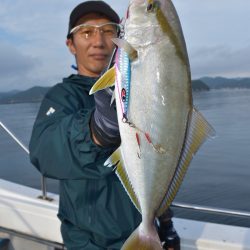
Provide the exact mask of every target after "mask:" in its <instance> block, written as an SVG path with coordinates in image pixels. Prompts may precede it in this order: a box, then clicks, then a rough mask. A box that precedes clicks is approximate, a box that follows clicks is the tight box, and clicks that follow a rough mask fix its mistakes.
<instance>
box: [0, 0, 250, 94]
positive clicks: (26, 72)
mask: <svg viewBox="0 0 250 250" xmlns="http://www.w3.org/2000/svg"><path fill="white" fill-rule="evenodd" d="M172 1H173V3H174V5H175V7H176V9H177V12H178V15H179V18H180V21H181V24H182V29H183V32H184V36H185V40H186V44H187V49H188V54H189V60H190V65H191V73H192V78H193V79H198V78H200V77H203V76H212V77H215V76H222V77H250V28H249V24H250V15H249V12H250V1H249V0H207V1H201V0H172ZM80 2H82V1H79V0H78V1H77V0H42V1H39V0H0V92H5V91H10V90H13V89H18V90H24V89H28V88H30V87H32V86H52V85H54V84H56V83H58V82H61V80H62V78H63V77H67V76H68V75H70V74H72V73H75V72H74V70H73V69H72V68H71V65H72V64H73V63H74V57H73V56H72V55H71V54H70V53H69V51H68V48H67V47H66V45H65V40H66V33H67V28H68V27H67V26H68V18H69V14H70V12H71V10H72V9H73V8H74V7H75V6H76V5H77V4H79V3H80ZM106 2H107V3H108V4H110V5H111V6H112V7H113V8H114V9H115V10H116V11H117V12H118V14H119V15H120V16H121V17H123V16H124V14H125V12H126V9H127V6H128V0H119V1H118V0H107V1H106Z"/></svg>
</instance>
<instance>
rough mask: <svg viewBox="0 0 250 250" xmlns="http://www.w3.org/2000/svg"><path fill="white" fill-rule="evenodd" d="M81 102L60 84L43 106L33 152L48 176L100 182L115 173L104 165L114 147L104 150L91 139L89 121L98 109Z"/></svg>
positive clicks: (42, 170)
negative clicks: (100, 179) (98, 180)
mask: <svg viewBox="0 0 250 250" xmlns="http://www.w3.org/2000/svg"><path fill="white" fill-rule="evenodd" d="M77 98H78V102H77ZM86 98H92V97H89V96H87V95H86ZM79 103H81V101H80V100H79V96H74V95H72V93H70V92H69V91H68V90H67V89H65V88H63V87H62V85H56V86H55V87H54V88H52V90H51V91H49V93H48V94H47V95H46V97H45V98H44V100H43V102H42V104H41V107H40V110H39V113H38V116H37V118H36V121H35V124H34V127H33V131H32V135H31V140H30V145H29V149H30V160H31V162H32V164H33V165H34V166H35V167H36V168H37V169H38V170H39V171H40V172H41V173H42V174H43V175H44V176H46V177H50V178H54V179H82V178H90V179H97V178H102V177H104V176H106V175H109V174H111V173H112V171H113V170H112V168H108V167H105V166H103V164H104V162H105V160H106V159H107V158H108V157H109V155H110V154H111V153H112V152H113V151H114V148H107V149H104V148H101V147H100V146H98V145H96V144H95V143H94V142H93V141H92V138H91V132H90V128H89V121H90V117H91V114H92V112H93V110H94V107H91V108H86V107H84V105H79ZM87 106H90V105H87Z"/></svg>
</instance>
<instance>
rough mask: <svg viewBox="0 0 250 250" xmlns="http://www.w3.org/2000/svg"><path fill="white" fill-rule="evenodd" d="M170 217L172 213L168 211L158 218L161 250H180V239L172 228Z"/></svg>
mask: <svg viewBox="0 0 250 250" xmlns="http://www.w3.org/2000/svg"><path fill="white" fill-rule="evenodd" d="M172 216H173V213H172V211H171V210H170V209H169V210H167V211H166V212H165V213H164V214H163V215H162V216H160V217H159V218H158V234H159V237H160V240H161V242H162V243H163V249H166V250H180V249H181V248H180V237H179V236H178V234H177V232H176V231H175V229H174V227H173V222H172V220H171V218H172Z"/></svg>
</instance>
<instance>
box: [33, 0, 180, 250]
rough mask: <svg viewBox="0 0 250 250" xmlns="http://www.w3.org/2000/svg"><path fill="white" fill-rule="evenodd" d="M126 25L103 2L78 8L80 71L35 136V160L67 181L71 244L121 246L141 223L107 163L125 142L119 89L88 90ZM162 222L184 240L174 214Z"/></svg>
mask: <svg viewBox="0 0 250 250" xmlns="http://www.w3.org/2000/svg"><path fill="white" fill-rule="evenodd" d="M118 24H119V16H118V15H117V14H116V13H115V11H114V10H113V9H112V8H111V7H110V6H109V5H107V4H106V3H105V2H103V1H88V2H84V3H81V4H79V5H78V6H77V7H76V8H75V9H74V10H73V11H72V13H71V15H70V21H69V29H68V34H67V46H68V48H69V50H70V52H71V53H72V54H73V55H74V56H75V59H76V63H77V71H78V74H77V75H71V76H69V77H68V78H64V79H63V82H62V83H60V84H57V85H55V86H54V87H53V88H52V89H51V90H50V91H49V92H48V93H47V95H46V96H45V98H44V100H43V102H42V104H41V107H40V110H39V113H38V116H37V119H36V122H35V124H34V128H33V132H32V137H31V141H30V158H31V162H32V163H33V164H34V165H35V167H36V168H37V169H38V170H39V171H40V172H41V173H42V174H43V175H45V176H47V177H50V178H55V179H59V180H60V204H59V213H58V217H59V219H60V220H61V222H62V225H61V233H62V237H63V240H64V243H65V245H66V247H67V249H68V250H81V249H86V250H101V249H120V248H121V246H122V245H123V243H124V241H125V240H126V239H127V238H128V236H129V235H130V234H131V232H132V231H133V230H134V229H135V228H136V227H137V226H138V225H139V223H140V221H141V216H140V214H139V212H138V211H137V210H136V209H135V207H134V206H133V204H132V203H131V201H130V199H129V197H128V195H127V194H126V191H125V190H124V188H123V187H122V185H121V183H120V181H119V180H118V178H117V176H116V174H115V172H114V171H113V169H112V168H107V167H104V166H103V163H104V162H105V160H106V159H107V158H108V157H109V156H110V155H111V154H112V152H113V151H114V150H115V149H116V148H117V147H118V146H119V144H120V135H119V128H118V123H117V116H116V111H115V104H112V105H111V106H110V100H111V95H112V92H111V91H107V90H104V91H100V92H98V93H97V94H95V95H94V97H93V96H89V94H88V93H89V90H90V88H91V87H92V85H93V84H94V83H95V82H96V80H97V79H98V77H99V76H100V74H101V73H102V71H103V70H104V69H105V68H106V67H107V65H108V63H109V61H110V58H111V55H112V53H113V50H114V44H113V43H112V41H111V38H114V37H117V35H118V33H119V25H118ZM160 220H161V221H162V223H161V226H160V230H159V235H160V237H161V239H162V240H163V241H164V240H166V242H167V243H170V244H171V243H173V242H175V241H177V242H178V239H179V238H178V236H177V234H176V233H175V231H174V229H173V227H172V222H171V220H170V219H169V216H163V218H161V219H160ZM164 220H165V221H164ZM171 237H172V239H171ZM166 249H168V248H166ZM169 249H173V248H169Z"/></svg>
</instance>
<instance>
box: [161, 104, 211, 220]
mask: <svg viewBox="0 0 250 250" xmlns="http://www.w3.org/2000/svg"><path fill="white" fill-rule="evenodd" d="M213 136H215V130H214V129H213V127H212V126H211V125H210V124H209V123H208V122H207V121H206V119H205V118H204V117H203V116H202V114H201V113H200V112H198V111H197V110H196V109H195V108H193V110H192V112H191V114H190V118H189V121H188V126H187V131H186V138H185V143H184V145H183V148H182V152H181V156H180V159H179V163H178V166H177V169H176V172H175V174H174V177H173V179H172V182H171V184H170V186H169V189H168V192H167V195H166V197H165V198H164V200H163V201H162V203H161V206H160V207H159V209H158V211H157V216H160V215H162V214H163V213H164V211H165V210H166V209H167V208H168V207H169V206H170V204H171V203H172V201H173V200H174V198H175V196H176V194H177V192H178V190H179V187H180V185H181V183H182V181H183V178H184V176H185V174H186V172H187V169H188V166H189V164H190V162H191V160H192V158H193V155H194V154H195V153H196V152H197V150H198V149H199V148H200V146H201V145H202V144H203V143H204V142H205V141H206V139H207V138H209V137H213Z"/></svg>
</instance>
